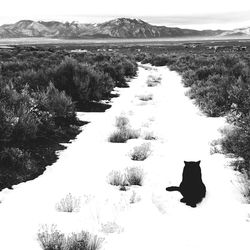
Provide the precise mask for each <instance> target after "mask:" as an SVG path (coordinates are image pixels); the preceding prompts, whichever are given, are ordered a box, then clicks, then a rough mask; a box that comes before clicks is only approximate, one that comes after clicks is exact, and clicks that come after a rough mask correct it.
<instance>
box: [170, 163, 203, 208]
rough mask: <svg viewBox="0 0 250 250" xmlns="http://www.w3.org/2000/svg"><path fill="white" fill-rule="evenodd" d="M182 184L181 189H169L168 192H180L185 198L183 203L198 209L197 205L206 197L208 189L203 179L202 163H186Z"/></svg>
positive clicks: (182, 200)
mask: <svg viewBox="0 0 250 250" xmlns="http://www.w3.org/2000/svg"><path fill="white" fill-rule="evenodd" d="M184 163H185V166H184V169H183V174H182V182H181V184H180V186H179V187H167V188H166V190H167V191H179V192H180V193H181V194H182V196H183V198H182V199H181V200H180V201H181V202H184V203H186V204H187V205H188V206H191V207H196V204H197V203H199V202H201V200H202V199H203V198H204V197H205V195H206V187H205V185H204V183H203V182H202V179H201V168H200V161H198V162H194V161H189V162H187V161H184Z"/></svg>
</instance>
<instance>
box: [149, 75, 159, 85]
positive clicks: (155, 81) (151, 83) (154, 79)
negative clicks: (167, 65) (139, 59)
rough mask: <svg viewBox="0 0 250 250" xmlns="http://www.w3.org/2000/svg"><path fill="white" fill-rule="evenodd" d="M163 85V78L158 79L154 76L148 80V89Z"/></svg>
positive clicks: (150, 76)
mask: <svg viewBox="0 0 250 250" xmlns="http://www.w3.org/2000/svg"><path fill="white" fill-rule="evenodd" d="M160 83H161V77H157V76H154V75H149V76H148V79H147V86H148V87H155V86H157V85H158V84H160Z"/></svg>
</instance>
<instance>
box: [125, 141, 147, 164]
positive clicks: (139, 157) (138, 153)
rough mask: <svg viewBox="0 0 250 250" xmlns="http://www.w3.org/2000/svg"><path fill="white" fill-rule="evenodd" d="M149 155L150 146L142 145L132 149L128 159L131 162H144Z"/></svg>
mask: <svg viewBox="0 0 250 250" xmlns="http://www.w3.org/2000/svg"><path fill="white" fill-rule="evenodd" d="M150 153H151V150H150V144H149V143H143V144H142V145H140V146H136V147H134V149H133V151H132V152H131V153H130V157H131V160H133V161H144V160H146V159H147V158H148V156H149V155H150Z"/></svg>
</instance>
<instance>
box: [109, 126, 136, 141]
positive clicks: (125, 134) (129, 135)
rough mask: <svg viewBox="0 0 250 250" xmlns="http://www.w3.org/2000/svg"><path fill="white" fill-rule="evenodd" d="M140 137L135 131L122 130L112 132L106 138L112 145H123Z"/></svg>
mask: <svg viewBox="0 0 250 250" xmlns="http://www.w3.org/2000/svg"><path fill="white" fill-rule="evenodd" d="M139 136H140V133H139V132H138V131H137V130H134V129H130V128H122V129H118V130H116V131H114V132H113V133H112V134H111V135H110V136H109V138H108V140H109V141H110V142H113V143H124V142H127V140H129V139H136V138H138V137H139Z"/></svg>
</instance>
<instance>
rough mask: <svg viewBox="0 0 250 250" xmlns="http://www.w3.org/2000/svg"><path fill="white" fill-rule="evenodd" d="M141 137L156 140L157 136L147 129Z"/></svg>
mask: <svg viewBox="0 0 250 250" xmlns="http://www.w3.org/2000/svg"><path fill="white" fill-rule="evenodd" d="M143 139H144V140H149V141H150V140H156V139H157V137H156V136H155V135H154V133H153V132H150V131H147V132H145V133H144V136H143Z"/></svg>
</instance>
